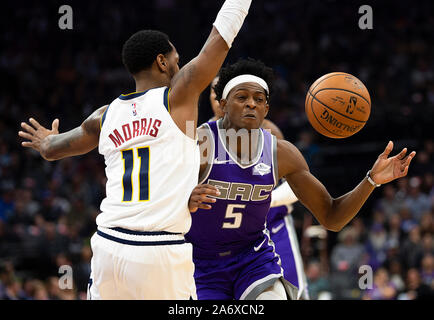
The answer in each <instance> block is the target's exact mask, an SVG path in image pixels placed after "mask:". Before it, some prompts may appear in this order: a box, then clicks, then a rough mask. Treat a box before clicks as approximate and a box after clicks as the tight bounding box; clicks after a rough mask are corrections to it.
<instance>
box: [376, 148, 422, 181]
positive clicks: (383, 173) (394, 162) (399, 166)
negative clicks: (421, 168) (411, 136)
mask: <svg viewBox="0 0 434 320" xmlns="http://www.w3.org/2000/svg"><path fill="white" fill-rule="evenodd" d="M392 149H393V142H392V141H389V143H388V144H387V146H386V149H385V150H384V152H383V153H382V154H380V155H379V156H378V159H377V161H376V162H375V163H374V166H373V167H372V169H371V179H372V180H373V181H374V182H375V183H377V184H385V183H388V182H390V181H392V180H395V179H398V178H402V177H404V176H406V175H407V173H408V167H409V166H410V162H411V160H412V159H413V158H414V156H415V155H416V152H415V151H413V152H411V153H410V154H409V155H407V156H406V154H407V148H404V149H402V151H401V152H400V153H398V154H397V155H396V156H394V157H390V158H388V156H389V154H390V152H392Z"/></svg>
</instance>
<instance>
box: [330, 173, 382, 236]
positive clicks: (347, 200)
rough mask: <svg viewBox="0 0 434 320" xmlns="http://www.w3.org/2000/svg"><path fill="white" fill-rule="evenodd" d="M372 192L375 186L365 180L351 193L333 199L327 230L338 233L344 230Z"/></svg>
mask: <svg viewBox="0 0 434 320" xmlns="http://www.w3.org/2000/svg"><path fill="white" fill-rule="evenodd" d="M372 191H374V186H373V185H372V184H370V183H369V182H368V180H367V179H366V178H365V179H363V180H362V182H360V183H359V185H358V186H357V187H355V188H354V189H353V190H352V191H350V192H349V193H347V194H345V195H343V196H341V197H339V198H337V199H333V201H332V203H331V207H330V210H329V211H328V213H327V216H326V221H327V222H326V225H327V228H328V229H329V230H331V231H336V232H338V231H340V230H342V228H343V227H345V226H346V225H347V224H348V223H349V222H350V221H351V220H352V219H353V218H354V217H355V216H356V215H357V213H358V212H359V211H360V209H361V208H362V206H363V205H364V203H365V202H366V200H367V199H368V198H369V196H370V195H371V193H372Z"/></svg>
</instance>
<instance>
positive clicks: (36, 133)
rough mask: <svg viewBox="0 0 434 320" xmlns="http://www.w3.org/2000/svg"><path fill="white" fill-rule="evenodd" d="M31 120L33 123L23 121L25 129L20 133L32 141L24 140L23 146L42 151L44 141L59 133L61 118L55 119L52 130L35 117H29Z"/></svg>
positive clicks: (22, 125)
mask: <svg viewBox="0 0 434 320" xmlns="http://www.w3.org/2000/svg"><path fill="white" fill-rule="evenodd" d="M29 122H30V123H31V124H32V125H29V124H27V123H26V122H22V123H21V127H22V128H23V129H24V130H25V131H19V132H18V135H19V136H20V137H22V138H24V139H27V140H30V141H24V142H22V143H21V145H22V146H23V147H26V148H33V149H35V150H36V151H38V152H41V143H42V141H43V140H44V139H45V138H46V137H47V136H50V135H53V134H59V119H56V120H54V121H53V123H52V125H51V130H49V129H47V128H45V127H43V126H41V125H40V124H39V122H38V121H36V120H35V119H33V118H30V119H29Z"/></svg>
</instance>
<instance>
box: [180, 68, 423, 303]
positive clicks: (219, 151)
mask: <svg viewBox="0 0 434 320" xmlns="http://www.w3.org/2000/svg"><path fill="white" fill-rule="evenodd" d="M271 80H272V70H271V69H269V68H267V67H266V66H265V65H263V64H262V63H261V62H259V61H254V60H247V61H246V60H242V61H239V62H237V63H235V64H234V65H231V66H229V67H226V68H223V69H222V70H221V71H220V74H219V81H218V83H217V84H216V86H215V91H216V94H217V99H218V100H219V101H220V104H221V107H222V109H223V111H224V112H225V116H224V118H223V119H220V120H217V121H215V122H209V123H207V124H205V125H203V126H202V127H201V131H200V132H199V140H200V141H201V157H202V161H201V168H200V174H199V176H200V178H199V182H200V183H204V185H198V186H197V187H196V188H195V189H194V190H193V192H192V194H191V197H190V201H189V208H190V211H191V212H192V226H191V228H190V231H189V233H188V234H187V235H186V238H187V240H188V241H190V242H191V243H192V244H193V260H194V263H195V281H196V288H197V295H198V299H214V300H220V299H287V298H291V299H296V297H297V292H296V290H295V291H294V289H296V288H295V287H294V286H292V285H291V284H290V283H289V282H288V281H286V280H285V279H284V278H283V270H282V268H281V263H280V258H279V256H278V255H277V254H276V253H275V249H274V245H273V243H272V242H271V241H270V237H269V235H268V232H267V229H266V228H265V223H266V216H267V213H268V210H269V207H270V202H271V197H270V195H271V191H272V190H273V188H274V187H275V185H276V184H277V182H278V181H279V179H280V178H283V177H284V178H285V179H286V181H287V182H288V184H289V185H290V187H291V189H292V190H293V191H294V194H295V195H296V197H297V198H298V199H299V200H300V201H301V203H302V204H303V205H304V206H306V208H307V209H309V211H311V212H312V214H313V215H314V216H315V218H316V219H317V220H318V221H319V222H320V223H321V224H322V225H323V226H324V227H325V228H326V229H328V230H330V231H334V232H338V231H340V230H341V229H342V228H343V227H344V226H345V225H346V224H347V223H349V222H350V221H351V220H352V219H353V217H354V216H355V215H356V214H357V213H358V211H359V210H360V208H361V207H362V205H363V204H364V203H365V201H366V200H367V198H368V197H369V195H370V194H371V193H372V192H373V190H374V189H375V188H376V187H379V186H380V185H381V184H384V183H388V182H390V181H392V180H395V179H397V178H400V177H403V176H405V175H407V172H408V168H409V165H410V162H411V160H412V159H413V158H414V156H415V154H416V153H415V152H414V151H413V152H411V153H410V154H409V155H408V156H406V154H407V149H406V148H404V149H403V150H402V151H401V152H400V153H399V154H397V155H396V156H393V157H389V154H390V152H391V151H392V149H393V143H392V142H391V141H390V142H389V143H388V144H387V147H386V149H385V150H384V152H383V153H382V154H380V156H379V157H378V159H377V161H376V162H375V163H374V165H373V167H372V169H371V170H369V171H368V173H367V175H366V176H365V178H364V179H363V180H362V181H361V182H360V183H359V184H358V185H357V186H356V187H355V188H354V189H353V190H352V191H350V192H348V193H346V194H345V195H343V196H341V197H339V198H332V197H331V196H330V194H329V193H328V191H327V189H326V188H325V187H324V185H323V184H322V183H321V182H320V181H319V180H318V179H316V178H315V177H314V176H313V175H312V174H311V173H310V171H309V167H308V165H307V163H306V161H305V160H304V158H303V156H302V154H301V153H300V151H299V150H298V149H297V148H296V147H295V146H294V145H293V144H291V143H290V142H288V141H285V140H277V139H276V138H275V137H274V136H272V135H271V134H269V133H268V132H267V131H265V130H263V129H260V126H261V124H262V122H263V120H264V118H265V116H266V115H267V112H268V109H269V104H268V103H269V96H270V94H271ZM234 136H235V139H234V138H233V137H234ZM201 137H202V138H201ZM246 138H247V142H246ZM234 141H235V143H234ZM242 142H244V144H243V143H242ZM216 189H217V190H218V192H216ZM211 204H212V206H211Z"/></svg>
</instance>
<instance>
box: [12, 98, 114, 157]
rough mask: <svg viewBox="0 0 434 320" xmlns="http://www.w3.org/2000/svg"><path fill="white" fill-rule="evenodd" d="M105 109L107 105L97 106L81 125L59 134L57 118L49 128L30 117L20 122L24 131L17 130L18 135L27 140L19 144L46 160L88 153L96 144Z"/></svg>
mask: <svg viewBox="0 0 434 320" xmlns="http://www.w3.org/2000/svg"><path fill="white" fill-rule="evenodd" d="M106 109H107V106H104V107H101V108H99V109H98V110H96V111H95V112H94V113H92V114H91V115H90V116H89V117H88V118H87V119H86V120H85V121H84V122H83V123H82V124H81V126H79V127H77V128H74V129H72V130H70V131H68V132H65V133H60V134H59V120H58V119H56V120H54V121H53V123H52V125H51V130H49V129H47V128H45V127H43V126H42V125H40V124H39V123H38V122H37V121H36V120H35V119H33V118H30V119H29V122H30V124H28V123H26V122H23V123H21V127H22V128H23V130H25V131H20V132H18V135H19V136H20V137H22V138H24V139H27V140H29V141H25V142H22V143H21V145H22V146H23V147H26V148H32V149H35V150H36V151H38V152H39V153H40V154H41V156H42V158H44V159H45V160H48V161H54V160H59V159H63V158H66V157H72V156H78V155H82V154H85V153H88V152H90V151H91V150H93V149H95V148H96V147H97V146H98V141H99V134H100V130H101V127H100V125H101V118H102V115H103V114H104V111H105V110H106Z"/></svg>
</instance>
